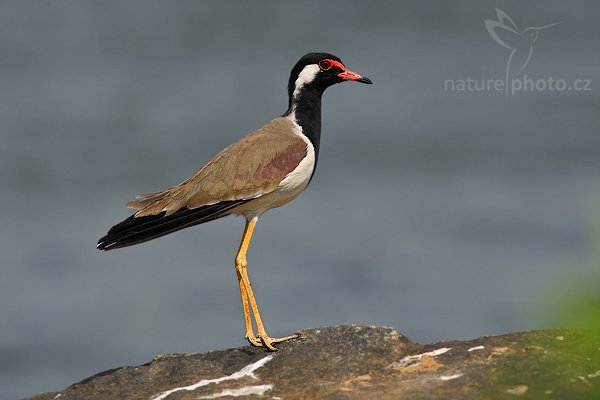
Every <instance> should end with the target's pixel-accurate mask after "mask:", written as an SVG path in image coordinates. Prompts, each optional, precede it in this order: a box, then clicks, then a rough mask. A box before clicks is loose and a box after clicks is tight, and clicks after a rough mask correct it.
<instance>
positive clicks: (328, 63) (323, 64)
mask: <svg viewBox="0 0 600 400" xmlns="http://www.w3.org/2000/svg"><path fill="white" fill-rule="evenodd" d="M319 68H321V70H322V71H329V70H330V69H332V68H337V69H339V70H341V71H342V72H340V73H339V74H337V76H339V77H340V78H342V79H343V80H345V81H355V82H361V83H368V84H371V83H373V82H372V81H371V80H370V79H369V78H366V77H363V76H362V75H359V74H357V73H356V72H352V71H350V70H349V69H346V67H345V66H344V64H342V63H341V62H339V61H336V60H332V59H330V58H326V59H324V60H321V61H319Z"/></svg>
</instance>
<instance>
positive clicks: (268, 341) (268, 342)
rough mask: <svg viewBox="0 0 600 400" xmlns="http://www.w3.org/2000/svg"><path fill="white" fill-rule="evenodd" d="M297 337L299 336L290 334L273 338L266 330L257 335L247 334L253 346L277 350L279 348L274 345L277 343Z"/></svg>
mask: <svg viewBox="0 0 600 400" xmlns="http://www.w3.org/2000/svg"><path fill="white" fill-rule="evenodd" d="M297 337H298V335H290V336H284V337H280V338H272V337H270V336H269V335H267V333H266V332H265V333H263V334H258V335H256V336H246V339H247V340H248V342H250V344H251V345H253V346H256V347H266V348H267V349H269V350H271V351H277V348H276V347H275V346H273V345H274V344H275V343H281V342H285V341H286V340H290V339H295V338H297Z"/></svg>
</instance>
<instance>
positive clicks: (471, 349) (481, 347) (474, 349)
mask: <svg viewBox="0 0 600 400" xmlns="http://www.w3.org/2000/svg"><path fill="white" fill-rule="evenodd" d="M483 349H485V346H475V347H471V348H470V349H469V350H467V351H468V352H471V351H477V350H483Z"/></svg>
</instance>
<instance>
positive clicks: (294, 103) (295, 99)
mask: <svg viewBox="0 0 600 400" xmlns="http://www.w3.org/2000/svg"><path fill="white" fill-rule="evenodd" d="M345 81H354V82H361V83H368V84H370V83H372V82H371V80H370V79H368V78H365V77H363V76H360V75H359V74H357V73H354V72H352V71H349V70H347V69H346V67H345V66H344V64H342V62H341V60H340V59H339V58H338V57H336V56H334V55H332V54H327V53H309V54H306V55H305V56H304V57H302V58H301V59H300V60H299V61H298V62H297V63H296V65H295V66H294V68H293V69H292V72H291V74H290V80H289V83H288V95H289V107H288V109H287V111H286V112H285V114H283V115H282V116H281V117H279V118H275V119H274V120H272V121H270V122H268V123H267V124H266V125H264V126H263V127H262V128H259V129H258V130H256V131H254V132H252V133H250V134H249V135H247V136H245V137H243V138H241V139H240V140H238V141H237V142H235V143H234V144H232V145H231V146H229V147H227V148H226V149H225V150H223V151H221V152H220V153H219V154H217V155H216V156H215V157H213V158H212V159H211V160H210V161H209V162H208V163H207V164H206V165H205V166H204V167H202V169H200V170H199V171H198V172H196V174H194V176H192V177H191V178H189V179H187V180H185V181H184V182H182V183H180V184H179V185H177V186H174V187H172V188H170V189H167V190H164V191H162V192H156V193H149V194H142V195H138V196H137V197H136V200H134V201H131V202H129V203H128V204H127V205H128V206H129V207H131V208H135V209H138V210H139V211H137V212H136V213H135V214H134V215H132V216H131V217H129V218H127V219H126V220H124V221H123V222H121V223H119V224H117V225H115V226H113V227H112V228H111V229H110V230H109V231H108V234H107V235H106V236H104V237H103V238H101V239H100V240H99V241H98V249H100V250H112V249H116V248H119V247H126V246H131V245H134V244H138V243H142V242H146V241H148V240H152V239H155V238H157V237H160V236H163V235H167V234H169V233H172V232H175V231H178V230H180V229H183V228H187V227H190V226H193V225H198V224H202V223H204V222H208V221H212V220H215V219H218V218H222V217H225V216H227V215H231V214H235V215H242V216H244V217H245V218H246V228H245V229H244V234H243V236H242V241H241V243H240V248H239V250H238V252H237V256H236V257H235V269H236V273H237V277H238V282H239V285H240V294H241V296H242V306H243V309H244V320H245V323H246V339H247V340H248V341H249V342H250V343H251V344H253V345H255V346H265V347H267V348H269V349H270V350H275V348H274V347H273V344H274V343H278V342H282V341H284V340H288V339H292V338H294V337H295V336H287V337H283V338H272V337H270V336H269V335H267V332H266V330H265V327H264V325H263V323H262V320H261V318H260V313H259V311H258V306H257V304H256V300H255V299H254V293H253V291H252V286H251V285H250V279H249V278H248V272H247V268H246V267H247V261H246V253H247V251H248V246H249V245H250V239H251V238H252V232H253V231H254V227H255V225H256V222H257V221H258V218H259V217H260V216H261V215H262V214H263V213H264V212H265V211H267V210H269V209H271V208H275V207H279V206H282V205H284V204H285V203H287V202H289V201H291V200H293V199H294V198H295V197H296V196H298V195H299V194H300V193H301V192H302V191H303V190H304V189H305V188H306V186H307V185H308V183H309V182H310V180H311V177H312V175H313V173H314V170H315V166H316V165H317V156H318V154H319V139H320V137H321V96H322V95H323V92H324V91H325V89H327V88H328V87H329V86H331V85H334V84H336V83H340V82H345ZM250 310H252V314H253V315H254V320H255V322H256V328H257V331H258V334H257V335H255V334H254V329H253V326H252V319H251V316H250Z"/></svg>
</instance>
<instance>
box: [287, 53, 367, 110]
mask: <svg viewBox="0 0 600 400" xmlns="http://www.w3.org/2000/svg"><path fill="white" fill-rule="evenodd" d="M345 81H353V82H360V83H367V84H371V83H373V82H371V80H370V79H369V78H366V77H364V76H361V75H359V74H357V73H356V72H352V71H350V70H348V69H346V67H345V66H344V64H343V63H342V60H340V59H339V57H336V56H334V55H333V54H328V53H308V54H306V55H304V56H303V57H302V58H300V60H298V62H297V63H296V65H295V66H294V68H293V69H292V72H291V73H290V80H289V83H288V94H289V96H290V99H291V98H292V97H298V96H299V95H300V93H301V92H304V91H314V92H317V93H319V94H321V93H323V91H324V90H325V89H327V88H328V87H329V86H331V85H335V84H336V83H340V82H345Z"/></svg>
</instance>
